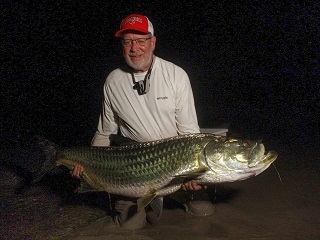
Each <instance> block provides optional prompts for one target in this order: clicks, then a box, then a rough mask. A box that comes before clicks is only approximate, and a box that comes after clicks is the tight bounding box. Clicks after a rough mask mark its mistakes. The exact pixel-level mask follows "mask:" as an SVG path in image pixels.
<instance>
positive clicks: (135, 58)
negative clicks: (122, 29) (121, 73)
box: [122, 33, 156, 72]
mask: <svg viewBox="0 0 320 240" xmlns="http://www.w3.org/2000/svg"><path fill="white" fill-rule="evenodd" d="M147 38H150V35H149V34H138V33H124V34H123V35H122V39H124V40H127V41H126V42H127V44H122V49H123V56H124V59H125V60H126V62H127V64H128V65H129V66H130V67H132V68H133V69H134V70H135V72H145V71H148V69H149V67H150V65H151V63H152V56H153V51H154V49H155V46H156V37H151V38H150V39H147ZM130 39H131V40H136V39H141V41H130ZM145 39H147V40H145ZM144 40H145V41H144ZM123 42H124V41H123ZM139 44H140V45H139Z"/></svg>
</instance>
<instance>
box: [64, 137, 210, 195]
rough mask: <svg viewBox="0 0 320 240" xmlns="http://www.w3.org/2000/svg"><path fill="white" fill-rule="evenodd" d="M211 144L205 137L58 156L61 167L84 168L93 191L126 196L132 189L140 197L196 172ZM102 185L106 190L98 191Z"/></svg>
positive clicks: (73, 151)
mask: <svg viewBox="0 0 320 240" xmlns="http://www.w3.org/2000/svg"><path fill="white" fill-rule="evenodd" d="M211 138H212V136H211ZM208 141H210V138H208V136H207V135H206V134H203V135H189V136H187V135H184V136H179V137H176V138H171V139H167V140H159V141H153V142H147V143H139V144H136V145H133V146H123V147H108V148H101V147H96V148H95V147H91V148H86V147H83V148H72V149H68V150H65V151H63V152H61V153H60V154H59V157H58V158H59V160H58V164H66V160H70V161H72V162H74V163H77V164H81V165H83V166H84V168H85V169H86V171H87V172H90V176H88V177H89V178H90V179H91V180H92V182H91V185H92V187H93V188H96V189H98V190H103V191H108V192H111V193H115V194H123V188H125V189H126V190H127V186H128V185H131V186H132V191H131V192H126V194H127V195H128V196H130V197H141V194H150V193H152V191H155V188H159V187H163V186H165V185H167V184H169V183H170V181H171V180H172V179H173V178H175V176H177V175H184V174H186V173H188V172H191V171H192V172H193V171H195V170H197V169H198V168H199V161H198V160H199V159H198V155H199V153H200V152H201V150H202V149H203V147H204V145H205V143H206V142H208ZM101 162H103V164H101ZM89 182H90V180H89ZM150 183H152V184H150ZM102 185H103V189H99V187H98V186H100V187H101V186H102ZM150 185H152V186H153V187H152V188H150Z"/></svg>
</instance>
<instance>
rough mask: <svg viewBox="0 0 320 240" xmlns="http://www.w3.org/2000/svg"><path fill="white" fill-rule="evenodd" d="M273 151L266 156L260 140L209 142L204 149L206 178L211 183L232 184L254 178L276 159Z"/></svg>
mask: <svg viewBox="0 0 320 240" xmlns="http://www.w3.org/2000/svg"><path fill="white" fill-rule="evenodd" d="M277 156H278V154H277V153H276V152H275V151H270V152H268V153H267V154H266V152H265V146H264V144H263V143H262V141H261V140H257V141H256V140H242V139H228V140H226V141H224V142H218V143H217V142H215V141H211V142H209V143H208V144H207V145H206V147H205V149H204V158H205V163H206V165H207V167H208V169H209V170H208V171H207V172H206V174H205V175H206V176H205V175H204V176H203V178H208V179H207V180H209V181H211V182H233V181H239V180H244V179H247V178H249V177H253V176H256V175H258V174H260V173H261V172H263V171H264V170H266V169H267V168H268V167H269V166H270V164H271V163H272V162H273V161H274V160H275V159H276V158H277Z"/></svg>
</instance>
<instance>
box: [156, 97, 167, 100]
mask: <svg viewBox="0 0 320 240" xmlns="http://www.w3.org/2000/svg"><path fill="white" fill-rule="evenodd" d="M165 99H168V97H157V100H165Z"/></svg>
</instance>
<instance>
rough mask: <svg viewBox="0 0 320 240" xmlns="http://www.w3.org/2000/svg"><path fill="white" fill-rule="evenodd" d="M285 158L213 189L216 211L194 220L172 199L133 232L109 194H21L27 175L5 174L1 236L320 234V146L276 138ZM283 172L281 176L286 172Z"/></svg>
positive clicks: (147, 239) (152, 239) (154, 239)
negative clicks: (148, 224)
mask: <svg viewBox="0 0 320 240" xmlns="http://www.w3.org/2000/svg"><path fill="white" fill-rule="evenodd" d="M265 145H266V146H267V147H268V146H269V149H274V150H276V151H277V152H278V153H279V158H278V159H277V160H276V162H275V167H276V168H277V170H276V169H275V167H274V166H271V167H270V168H269V169H267V170H266V171H265V172H263V173H262V174H261V175H259V176H257V177H255V178H251V179H248V180H245V181H242V182H235V183H228V184H221V185H217V186H213V187H212V188H211V191H212V201H213V202H214V204H215V213H214V214H213V215H212V216H208V217H194V216H191V215H188V214H186V213H185V212H184V211H183V209H181V208H180V207H179V206H178V205H174V204H173V203H172V202H170V201H167V202H166V204H165V209H164V212H163V215H162V217H161V219H160V222H159V223H158V225H157V226H155V227H153V228H146V229H142V230H136V231H129V230H125V229H122V228H119V227H117V226H116V225H115V224H114V223H113V222H112V218H111V216H110V215H109V214H108V211H107V209H108V196H107V194H106V193H87V194H75V195H73V194H70V193H69V192H68V189H65V190H64V191H62V192H61V191H60V192H57V191H56V190H54V189H53V190H52V189H50V188H47V187H45V186H38V187H33V188H31V189H27V190H26V191H24V192H22V193H20V194H17V193H16V190H17V186H19V183H21V181H22V180H23V178H21V176H19V175H18V174H17V173H15V172H14V171H12V169H10V168H7V167H5V166H2V167H1V170H0V171H1V173H0V187H1V193H0V212H1V220H0V238H1V239H73V240H76V239H86V240H92V239H110V240H116V239H141V240H158V239H159V240H160V239H167V240H169V239H184V240H188V239H205V240H209V239H217V240H218V239H219V240H220V239H221V240H224V239H248V240H253V239H254V240H257V239H259V240H261V239H266V240H267V239H268V240H269V239H270V240H275V239H308V240H313V239H314V240H318V239H320V227H319V226H320V201H319V199H320V188H319V183H320V174H319V169H320V168H319V162H320V161H319V159H320V158H319V156H320V154H319V152H317V151H316V150H317V149H312V148H306V149H304V150H303V151H301V149H302V148H299V147H298V146H289V145H286V144H285V143H281V144H280V143H278V142H273V141H271V142H269V143H268V144H265ZM279 175H280V177H279Z"/></svg>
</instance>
